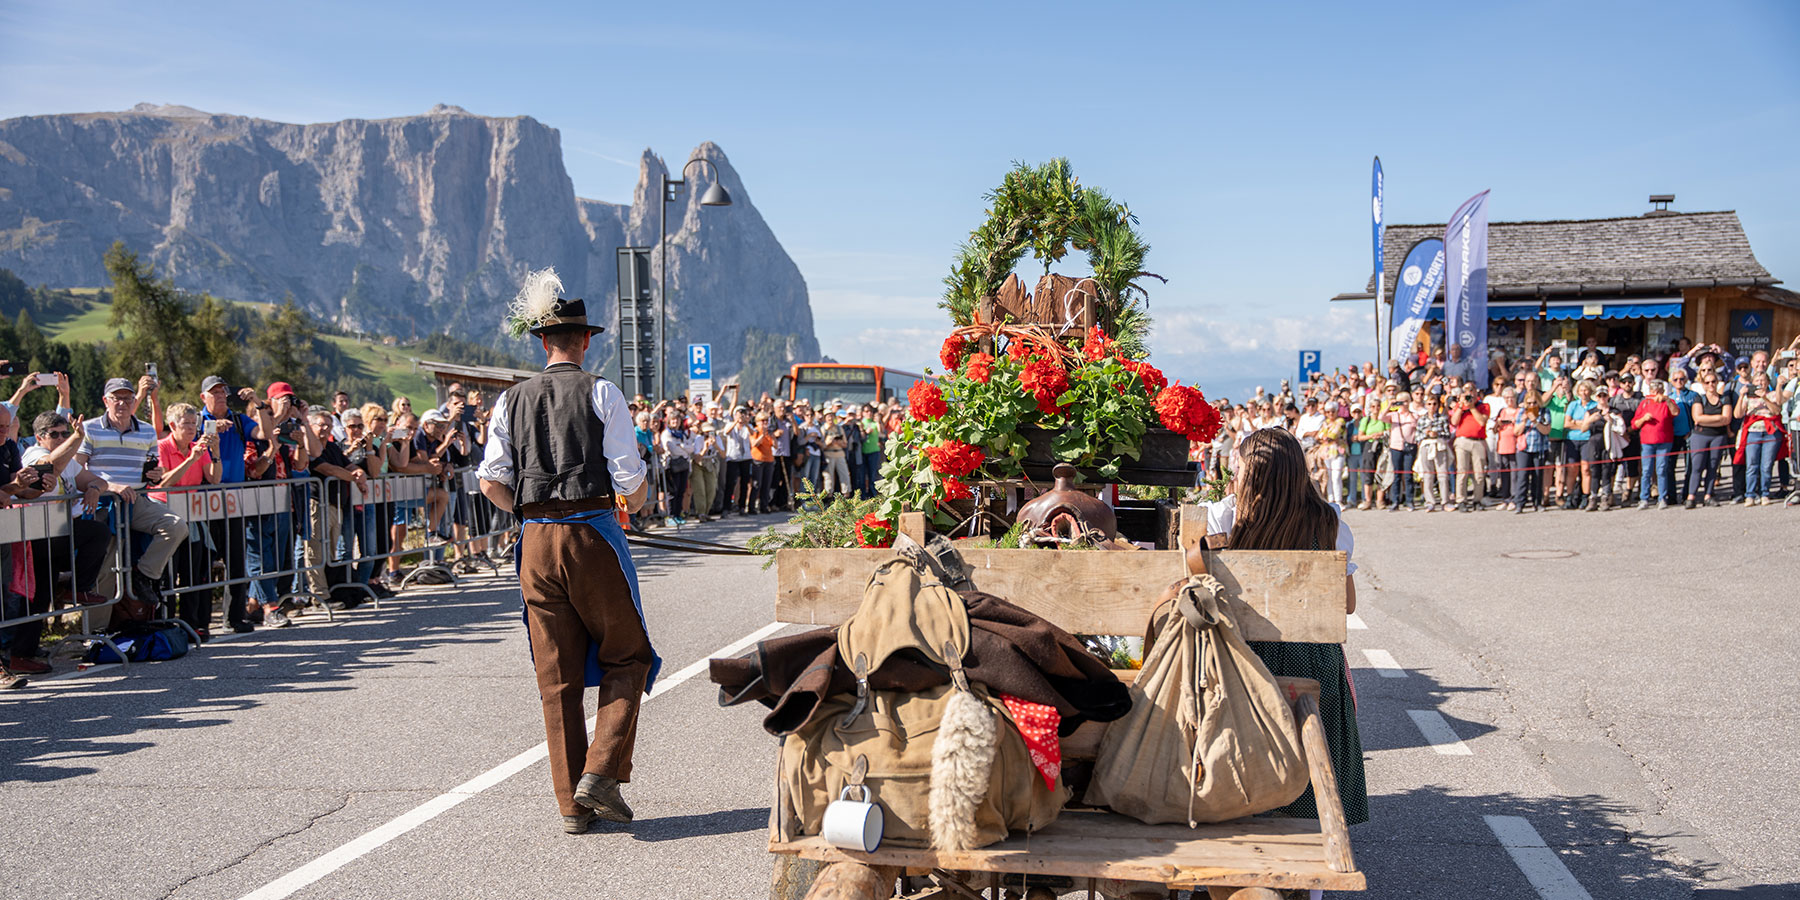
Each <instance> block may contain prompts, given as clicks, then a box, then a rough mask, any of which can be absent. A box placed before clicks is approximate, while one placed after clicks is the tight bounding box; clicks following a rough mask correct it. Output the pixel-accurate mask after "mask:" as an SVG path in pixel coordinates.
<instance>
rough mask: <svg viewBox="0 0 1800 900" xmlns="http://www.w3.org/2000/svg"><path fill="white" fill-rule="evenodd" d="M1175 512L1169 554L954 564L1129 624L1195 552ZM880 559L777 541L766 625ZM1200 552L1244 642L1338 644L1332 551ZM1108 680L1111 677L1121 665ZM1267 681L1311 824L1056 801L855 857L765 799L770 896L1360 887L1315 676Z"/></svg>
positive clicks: (814, 612)
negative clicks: (1302, 774) (1304, 771)
mask: <svg viewBox="0 0 1800 900" xmlns="http://www.w3.org/2000/svg"><path fill="white" fill-rule="evenodd" d="M1179 521H1180V527H1179V538H1178V540H1179V546H1174V547H1170V548H1169V549H1163V550H1143V551H1136V552H1124V551H1118V552H1113V551H1062V550H964V551H963V559H964V562H965V564H966V565H967V567H968V572H969V576H970V579H971V581H973V583H974V585H975V586H976V587H977V588H979V589H981V590H984V591H987V592H989V593H992V594H995V595H997V596H1000V597H1003V598H1006V599H1007V600H1009V601H1011V602H1013V603H1015V604H1017V605H1019V606H1022V607H1024V608H1025V609H1028V610H1030V611H1031V612H1033V613H1036V614H1037V615H1039V616H1042V617H1043V618H1045V619H1047V620H1049V621H1051V622H1054V623H1056V624H1057V625H1058V626H1060V627H1062V628H1063V629H1065V630H1067V631H1070V632H1075V633H1081V634H1123V635H1132V634H1142V633H1143V630H1144V625H1145V623H1146V621H1147V620H1148V619H1149V615H1150V612H1151V610H1152V608H1153V607H1154V605H1155V602H1156V598H1157V594H1158V593H1159V592H1160V591H1161V590H1162V588H1163V587H1165V586H1166V585H1168V584H1170V583H1171V582H1174V581H1176V580H1179V579H1181V578H1183V577H1185V576H1186V575H1187V565H1186V561H1185V560H1186V551H1185V550H1184V549H1182V548H1185V547H1193V546H1197V545H1198V543H1199V542H1200V540H1201V538H1202V536H1203V533H1204V519H1202V518H1201V517H1200V515H1199V511H1198V510H1197V509H1195V508H1193V507H1183V508H1182V509H1181V511H1180V514H1179ZM902 527H903V529H904V528H905V525H903V526H902ZM1159 543H1160V542H1159ZM1171 543H1173V542H1171ZM890 553H891V551H887V550H782V551H779V552H778V553H777V554H776V558H775V564H776V568H777V573H778V582H779V586H778V588H777V597H776V604H775V612H776V619H777V620H779V621H782V622H789V623H795V624H803V625H838V624H840V623H842V622H843V621H844V620H845V619H847V618H848V617H849V616H850V615H851V614H852V613H854V612H855V611H856V608H857V606H858V604H859V603H860V602H861V599H862V590H863V586H864V583H865V582H866V581H867V579H868V575H869V573H870V572H871V571H873V569H874V567H875V566H876V565H877V564H879V563H880V562H881V561H882V560H883V559H885V558H887V557H888V556H889V555H890ZM1206 560H1207V570H1208V571H1209V572H1211V573H1212V574H1213V575H1214V576H1215V577H1217V578H1218V579H1219V581H1220V582H1221V583H1222V584H1223V585H1224V586H1225V588H1226V601H1227V602H1228V603H1229V604H1230V606H1231V609H1232V612H1233V614H1234V617H1235V619H1236V621H1237V624H1238V628H1239V629H1240V631H1241V632H1242V633H1243V635H1244V637H1245V638H1246V639H1248V640H1253V641H1254V640H1260V641H1275V640H1281V641H1299V642H1312V643H1342V642H1343V641H1344V635H1345V617H1344V614H1345V605H1346V596H1347V595H1346V590H1345V577H1344V572H1345V564H1346V557H1345V554H1343V553H1341V552H1322V551H1321V552H1265V551H1231V550H1226V551H1211V550H1209V551H1206ZM1119 674H1120V675H1121V677H1122V678H1124V679H1129V678H1131V677H1133V676H1135V675H1136V673H1135V672H1121V673H1119ZM1281 681H1282V686H1283V688H1284V691H1285V693H1286V694H1287V696H1288V697H1289V699H1290V700H1291V701H1292V702H1293V704H1294V711H1295V715H1296V721H1297V722H1299V723H1300V725H1301V737H1302V742H1303V745H1304V748H1305V751H1306V757H1307V765H1308V768H1309V769H1310V772H1311V780H1312V787H1313V793H1314V796H1315V797H1316V798H1317V800H1318V804H1319V810H1320V815H1321V816H1322V817H1323V818H1322V820H1321V821H1313V820H1303V819H1270V818H1249V819H1241V820H1238V821H1234V822H1226V823H1222V824H1216V825H1202V826H1200V827H1198V828H1192V829H1190V828H1188V827H1186V826H1184V825H1145V824H1142V823H1140V822H1137V821H1135V820H1133V819H1129V818H1126V817H1124V816H1120V815H1116V814H1113V813H1108V812H1100V811H1092V810H1078V809H1069V810H1065V811H1064V812H1063V814H1062V815H1061V816H1060V817H1059V818H1058V819H1057V820H1056V821H1055V822H1054V823H1052V824H1051V825H1050V826H1049V827H1046V828H1045V829H1043V830H1041V831H1038V832H1036V833H1033V834H1029V835H1027V834H1014V835H1013V836H1011V837H1009V838H1008V839H1006V840H1004V841H1002V842H1000V843H997V844H991V845H989V846H986V847H982V848H980V849H976V850H968V851H957V852H942V851H934V850H929V849H914V848H901V847H894V848H889V847H881V848H878V849H877V850H876V851H875V852H873V853H861V852H855V851H847V850H840V849H838V848H835V847H832V846H829V845H827V844H826V843H825V842H824V840H823V839H822V838H820V837H817V836H804V835H801V834H799V833H798V827H797V825H796V823H795V822H794V821H792V820H791V817H790V816H788V815H786V814H785V812H786V806H787V804H786V802H785V800H784V799H783V798H782V797H781V796H779V793H778V795H777V797H776V798H775V799H776V802H775V805H774V807H773V809H772V810H771V815H770V823H769V828H770V834H769V851H770V852H771V853H775V854H781V855H782V858H781V859H778V860H777V867H776V874H775V879H774V886H773V891H772V896H774V897H777V898H781V900H792V898H797V897H799V896H800V892H801V891H802V890H804V889H805V887H806V885H807V884H808V883H810V884H811V886H812V889H811V890H810V891H809V892H807V893H806V896H807V897H809V898H817V900H825V898H845V900H847V898H852V897H855V898H863V897H868V898H885V897H889V896H892V893H893V891H894V889H895V883H896V881H897V880H898V878H899V876H901V875H915V876H919V875H932V876H935V880H936V883H937V886H936V887H934V888H933V891H936V893H931V892H927V893H926V894H924V895H923V896H941V897H946V898H954V897H960V898H965V900H966V898H974V897H980V896H983V895H984V894H983V892H988V893H986V894H985V896H987V897H989V898H991V900H1000V897H1001V895H1002V891H1003V890H1004V891H1005V892H1006V896H1008V897H1024V898H1027V900H1040V898H1046V900H1047V898H1050V897H1054V896H1056V894H1057V893H1058V892H1059V891H1066V890H1069V889H1071V888H1074V889H1081V888H1088V889H1089V890H1092V889H1093V888H1094V886H1095V884H1096V883H1097V882H1098V881H1099V880H1102V879H1118V880H1124V881H1134V882H1149V883H1153V884H1155V885H1160V886H1161V888H1160V889H1159V890H1158V891H1157V893H1154V894H1149V895H1147V896H1165V895H1166V893H1165V892H1167V893H1168V894H1172V893H1173V892H1174V891H1176V890H1183V889H1186V890H1193V891H1195V892H1196V893H1204V892H1205V891H1207V890H1210V892H1211V896H1213V897H1231V898H1234V900H1273V898H1276V897H1278V894H1277V893H1276V892H1275V891H1274V890H1272V889H1275V888H1318V889H1325V890H1337V891H1356V890H1362V889H1363V888H1364V886H1365V884H1364V879H1363V874H1362V873H1361V872H1359V871H1357V869H1356V863H1355V860H1354V859H1353V857H1352V856H1351V853H1350V838H1349V834H1348V832H1347V828H1346V826H1345V822H1344V813H1343V808H1342V806H1341V804H1340V802H1339V799H1338V790H1337V777H1336V775H1335V774H1334V772H1333V771H1332V768H1331V757H1330V754H1329V753H1328V752H1327V749H1326V745H1325V734H1324V730H1323V728H1322V726H1321V724H1320V721H1319V713H1318V705H1317V697H1318V685H1317V683H1315V682H1312V681H1309V680H1306V679H1281ZM1105 727H1106V726H1105V725H1104V723H1098V722H1089V723H1086V724H1084V725H1082V726H1081V728H1080V729H1079V730H1078V731H1076V732H1075V733H1074V734H1073V735H1070V736H1069V737H1068V738H1066V739H1065V740H1064V742H1063V760H1064V766H1065V767H1067V766H1068V765H1069V764H1070V763H1072V762H1079V761H1081V760H1083V759H1084V758H1085V759H1087V760H1091V759H1092V758H1093V755H1094V752H1095V751H1096V750H1097V749H1098V747H1099V743H1100V737H1101V735H1102V734H1103V733H1104V729H1105ZM778 781H779V779H778ZM802 861H810V862H802ZM815 873H816V878H815V877H814V876H815ZM1033 879H1036V880H1035V881H1033ZM1034 885H1037V886H1036V887H1033V886H1034Z"/></svg>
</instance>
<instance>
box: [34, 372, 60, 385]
mask: <svg viewBox="0 0 1800 900" xmlns="http://www.w3.org/2000/svg"><path fill="white" fill-rule="evenodd" d="M37 383H38V387H56V373H55V372H40V373H38V377H37Z"/></svg>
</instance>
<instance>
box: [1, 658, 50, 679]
mask: <svg viewBox="0 0 1800 900" xmlns="http://www.w3.org/2000/svg"><path fill="white" fill-rule="evenodd" d="M6 668H8V669H10V670H11V671H12V672H13V674H15V675H48V674H50V664H49V663H47V662H44V661H43V660H41V659H32V658H31V657H29V656H15V657H13V658H12V662H9V663H7V664H6Z"/></svg>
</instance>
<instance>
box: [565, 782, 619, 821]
mask: <svg viewBox="0 0 1800 900" xmlns="http://www.w3.org/2000/svg"><path fill="white" fill-rule="evenodd" d="M575 802H576V803H579V804H581V805H582V806H585V807H587V808H588V809H591V810H593V811H594V815H596V816H599V817H600V818H602V819H605V820H606V821H608V822H629V821H631V807H629V806H626V805H625V798H624V797H623V796H622V795H620V793H619V780H618V779H616V778H607V777H606V776H604V775H596V774H594V773H593V772H589V773H587V774H585V775H583V776H581V781H579V782H577V783H576V785H575Z"/></svg>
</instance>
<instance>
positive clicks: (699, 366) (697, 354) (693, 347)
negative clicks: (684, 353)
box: [688, 344, 712, 381]
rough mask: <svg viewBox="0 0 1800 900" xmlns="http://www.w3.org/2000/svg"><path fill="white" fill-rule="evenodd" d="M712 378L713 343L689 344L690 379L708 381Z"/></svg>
mask: <svg viewBox="0 0 1800 900" xmlns="http://www.w3.org/2000/svg"><path fill="white" fill-rule="evenodd" d="M711 378H712V345H711V344H689V345H688V380H689V381H707V380H709V379H711Z"/></svg>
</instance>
